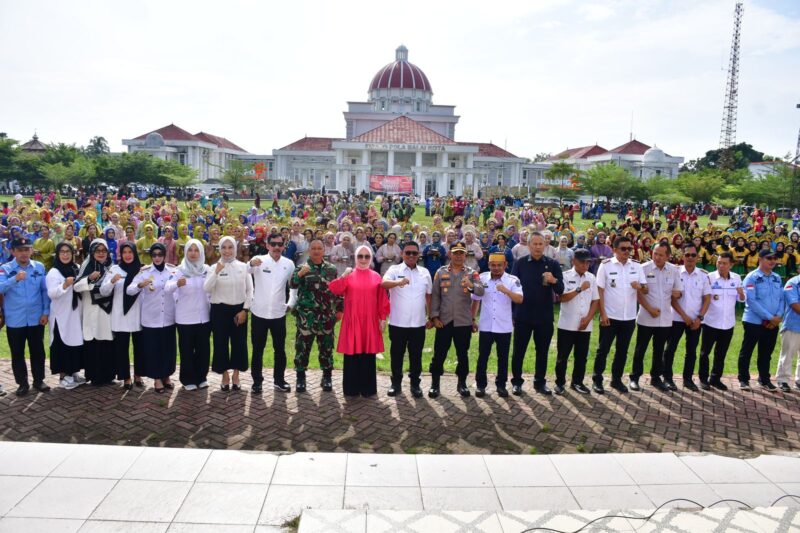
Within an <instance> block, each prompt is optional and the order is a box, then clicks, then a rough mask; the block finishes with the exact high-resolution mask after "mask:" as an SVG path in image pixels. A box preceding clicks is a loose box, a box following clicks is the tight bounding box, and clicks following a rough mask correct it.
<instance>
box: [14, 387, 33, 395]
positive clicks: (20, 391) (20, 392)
mask: <svg viewBox="0 0 800 533" xmlns="http://www.w3.org/2000/svg"><path fill="white" fill-rule="evenodd" d="M30 390H31V388H30V387H29V386H28V385H20V386H19V388H17V392H16V394H17V396H25V395H26V394H28V392H29V391H30Z"/></svg>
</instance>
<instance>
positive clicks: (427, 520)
mask: <svg viewBox="0 0 800 533" xmlns="http://www.w3.org/2000/svg"><path fill="white" fill-rule="evenodd" d="M367 531H368V532H369V533H394V532H396V531H403V532H408V533H427V532H436V533H457V532H458V533H460V532H465V531H470V532H474V533H502V532H503V528H502V526H501V525H500V520H499V519H498V517H497V513H496V512H494V511H422V512H416V511H385V512H384V511H378V512H372V511H369V512H367Z"/></svg>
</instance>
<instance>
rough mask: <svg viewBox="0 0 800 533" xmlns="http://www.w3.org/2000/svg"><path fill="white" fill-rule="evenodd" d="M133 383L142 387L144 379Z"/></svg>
mask: <svg viewBox="0 0 800 533" xmlns="http://www.w3.org/2000/svg"><path fill="white" fill-rule="evenodd" d="M133 384H134V385H136V386H137V387H139V388H140V389H143V388H144V381H142V380H141V379H140V380H139V381H134V382H133Z"/></svg>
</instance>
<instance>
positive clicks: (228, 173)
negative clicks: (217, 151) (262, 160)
mask: <svg viewBox="0 0 800 533" xmlns="http://www.w3.org/2000/svg"><path fill="white" fill-rule="evenodd" d="M250 170H251V168H250V167H249V165H248V164H247V163H245V162H244V161H241V160H239V159H232V160H231V161H230V164H229V165H228V168H227V169H226V170H225V173H224V174H222V182H223V183H225V184H226V185H228V186H230V188H231V189H233V192H235V193H238V192H241V190H242V188H243V187H244V184H245V183H246V182H247V181H249V178H248V177H247V173H248V172H249V171H250Z"/></svg>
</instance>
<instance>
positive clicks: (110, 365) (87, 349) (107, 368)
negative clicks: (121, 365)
mask: <svg viewBox="0 0 800 533" xmlns="http://www.w3.org/2000/svg"><path fill="white" fill-rule="evenodd" d="M83 346H84V354H85V357H86V359H85V360H84V364H85V369H86V371H85V375H86V379H87V380H88V381H91V382H92V385H104V384H106V383H111V382H112V381H114V376H115V375H116V372H115V368H114V341H100V340H97V339H94V340H91V341H86V342H85V343H84V344H83Z"/></svg>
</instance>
